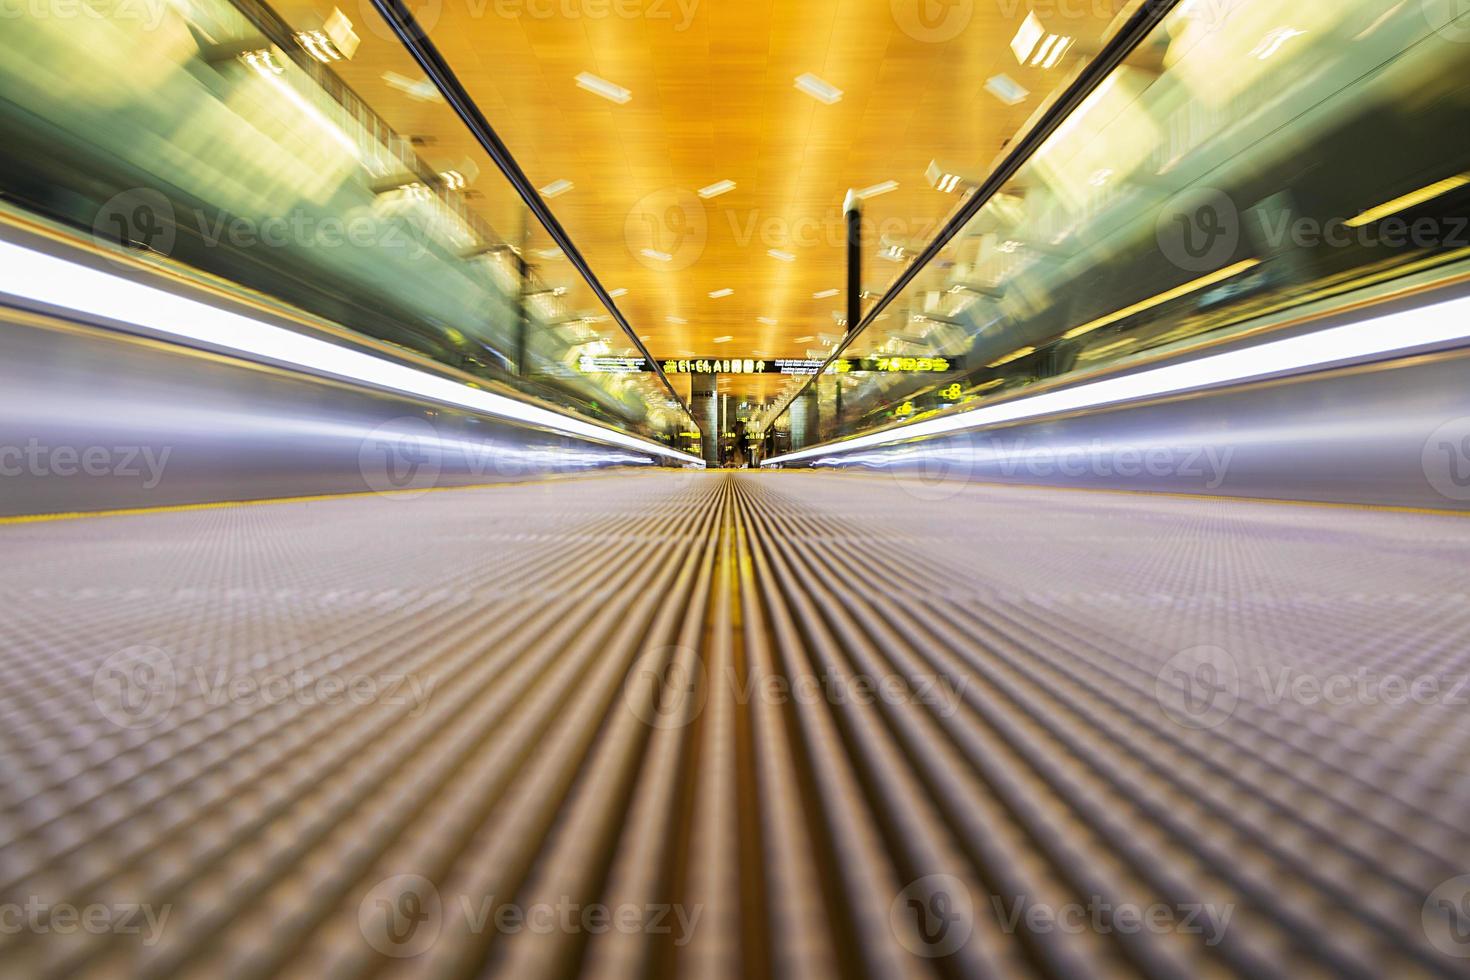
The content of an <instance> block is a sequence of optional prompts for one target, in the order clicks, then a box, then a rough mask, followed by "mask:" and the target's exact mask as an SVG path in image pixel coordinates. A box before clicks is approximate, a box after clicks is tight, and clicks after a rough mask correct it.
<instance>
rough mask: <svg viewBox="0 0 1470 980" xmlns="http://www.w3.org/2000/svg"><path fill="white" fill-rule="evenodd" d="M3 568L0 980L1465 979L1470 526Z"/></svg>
mask: <svg viewBox="0 0 1470 980" xmlns="http://www.w3.org/2000/svg"><path fill="white" fill-rule="evenodd" d="M0 547H3V549H4V554H5V555H6V556H7V558H8V561H7V562H6V563H5V565H4V567H3V568H0V602H3V608H4V612H5V617H6V624H7V629H6V632H5V636H6V642H5V643H4V644H3V654H0V655H3V667H4V669H3V671H0V713H3V719H4V720H3V724H0V773H3V780H0V974H3V975H11V974H15V975H25V976H56V977H61V976H89V975H98V976H112V975H117V976H164V975H180V976H196V977H216V976H222V975H228V976H245V977H256V976H259V977H265V976H289V977H312V978H320V977H332V978H337V977H356V976H368V975H374V974H395V975H396V974H405V975H416V976H425V977H437V976H462V975H463V976H469V975H490V976H504V977H518V978H519V977H561V976H585V977H596V978H622V977H633V976H682V977H696V978H700V980H703V978H723V977H732V978H733V977H760V976H769V975H779V976H789V977H803V978H806V977H839V976H852V977H873V978H878V977H952V978H953V977H961V976H964V977H971V976H1033V975H1052V976H1066V977H1111V976H1129V975H1138V974H1143V975H1149V976H1159V977H1188V976H1225V975H1240V976H1253V977H1254V976H1281V977H1297V976H1312V975H1336V976H1362V977H1381V976H1414V975H1451V976H1456V975H1467V974H1470V877H1464V878H1462V877H1460V876H1462V875H1467V873H1470V824H1467V821H1466V819H1465V814H1466V813H1467V811H1470V754H1467V751H1466V750H1467V748H1470V710H1467V704H1470V684H1466V678H1467V677H1470V597H1467V584H1470V562H1467V560H1466V556H1467V553H1470V521H1467V520H1464V519H1461V518H1456V517H1450V516H1439V515H1432V514H1413V513H1400V512H1382V511H1369V510H1360V509H1350V508H1327V507H1304V506H1290V505H1283V504H1272V503H1253V502H1243V501H1231V500H1202V499H1185V498H1171V497H1163V496H1145V495H1127V494H1110V493H1093V492H1069V491H1059V490H1038V489H1026V488H1017V487H1000V486H982V485H968V486H963V487H958V486H950V487H946V486H938V487H936V486H933V485H926V484H923V483H917V482H905V481H900V480H896V479H889V478H885V477H866V476H857V475H841V474H819V473H809V472H790V473H767V474H744V473H743V474H738V475H729V474H719V473H709V474H703V473H646V474H637V475H619V476H605V477H597V478H589V479H584V480H569V481H560V482H556V483H546V484H531V485H506V486H499V487H492V488H485V489H468V490H454V491H447V492H434V493H428V494H424V495H421V496H417V497H377V496H371V495H366V496H361V497H355V498H346V499H331V500H320V501H310V502H294V503H280V504H271V505H265V506H228V507H219V508H210V509H200V510H185V511H176V512H162V513H152V514H142V515H130V516H115V517H102V518H87V519H81V520H65V521H57V522H47V523H34V524H12V525H8V526H0ZM135 907H136V908H135ZM68 909H70V910H72V911H71V912H70V913H68V912H67V911H66V910H68ZM130 909H132V910H133V911H131V912H129V910H130ZM68 916H71V917H68ZM88 916H90V918H88Z"/></svg>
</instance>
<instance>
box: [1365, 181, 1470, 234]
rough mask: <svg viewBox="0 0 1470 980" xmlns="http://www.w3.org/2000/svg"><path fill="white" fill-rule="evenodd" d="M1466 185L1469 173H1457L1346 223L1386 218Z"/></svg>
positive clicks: (1367, 223) (1381, 205)
mask: <svg viewBox="0 0 1470 980" xmlns="http://www.w3.org/2000/svg"><path fill="white" fill-rule="evenodd" d="M1467 185H1470V174H1458V175H1456V176H1454V177H1449V178H1447V179H1445V180H1441V181H1439V182H1438V183H1435V184H1430V185H1429V186H1428V187H1421V188H1419V190H1417V191H1413V192H1412V193H1409V194H1405V195H1404V196H1403V197H1396V198H1394V199H1393V200H1392V201H1389V202H1387V203H1386V204H1380V205H1378V207H1376V208H1369V209H1368V210H1367V211H1364V212H1363V213H1362V214H1360V215H1358V216H1357V217H1356V218H1352V219H1350V220H1349V221H1347V222H1346V224H1347V226H1348V227H1349V228H1361V227H1362V226H1363V225H1369V224H1372V223H1373V222H1375V221H1379V220H1381V219H1383V218H1387V217H1388V216H1389V215H1391V214H1398V213H1399V212H1400V211H1407V210H1409V208H1412V207H1415V206H1416V205H1419V204H1423V203H1424V202H1426V201H1432V200H1434V199H1435V198H1436V197H1440V196H1442V195H1444V194H1448V193H1449V192H1450V191H1454V190H1459V189H1460V188H1461V187H1465V186H1467Z"/></svg>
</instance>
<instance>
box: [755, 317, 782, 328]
mask: <svg viewBox="0 0 1470 980" xmlns="http://www.w3.org/2000/svg"><path fill="white" fill-rule="evenodd" d="M755 322H756V323H764V324H765V325H766V326H768V327H774V326H775V325H776V324H777V323H778V322H779V321H778V320H776V319H775V318H774V317H769V316H758V317H756V318H755Z"/></svg>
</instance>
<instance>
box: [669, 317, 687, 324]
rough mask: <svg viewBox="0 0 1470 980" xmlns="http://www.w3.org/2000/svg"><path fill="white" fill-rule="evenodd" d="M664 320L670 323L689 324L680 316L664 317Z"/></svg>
mask: <svg viewBox="0 0 1470 980" xmlns="http://www.w3.org/2000/svg"><path fill="white" fill-rule="evenodd" d="M664 319H666V320H668V321H669V322H670V323H679V324H684V323H688V322H689V321H688V320H686V319H684V318H683V317H682V316H670V317H664Z"/></svg>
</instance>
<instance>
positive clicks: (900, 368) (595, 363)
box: [577, 355, 959, 375]
mask: <svg viewBox="0 0 1470 980" xmlns="http://www.w3.org/2000/svg"><path fill="white" fill-rule="evenodd" d="M824 363H825V362H824V361H821V360H817V359H814V358H795V357H793V358H779V357H778V358H753V357H680V358H670V359H668V360H666V361H664V362H663V369H664V373H665V374H786V375H813V374H816V373H817V372H818V371H820V370H822V365H823V364H824ZM577 369H578V370H579V371H581V372H582V373H583V374H639V373H643V372H646V371H652V370H653V365H652V364H651V363H650V362H649V361H648V360H647V359H646V358H642V357H593V356H591V355H586V356H583V357H581V358H579V359H578V361H577ZM957 370H959V364H958V362H957V360H956V359H955V358H952V357H890V356H882V357H840V358H838V359H837V360H835V361H833V362H832V363H831V364H830V365H828V367H827V373H828V374H945V373H947V372H950V371H957Z"/></svg>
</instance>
